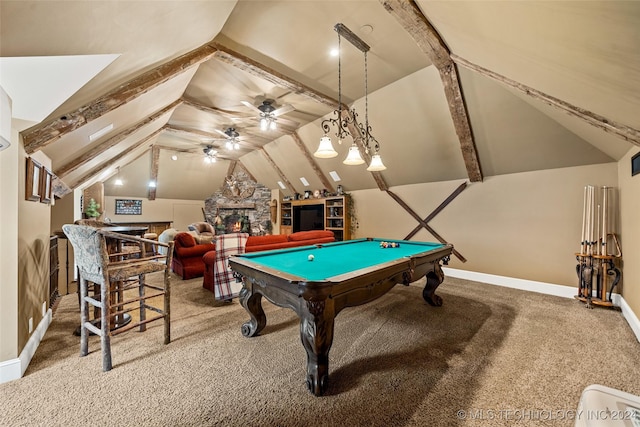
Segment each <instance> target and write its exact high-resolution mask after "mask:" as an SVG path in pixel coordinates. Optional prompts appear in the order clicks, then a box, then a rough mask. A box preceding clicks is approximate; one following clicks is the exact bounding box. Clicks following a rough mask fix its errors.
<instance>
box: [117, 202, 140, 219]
mask: <svg viewBox="0 0 640 427" xmlns="http://www.w3.org/2000/svg"><path fill="white" fill-rule="evenodd" d="M115 213H116V215H142V200H136V199H116V212H115Z"/></svg>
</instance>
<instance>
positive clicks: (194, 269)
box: [171, 232, 216, 280]
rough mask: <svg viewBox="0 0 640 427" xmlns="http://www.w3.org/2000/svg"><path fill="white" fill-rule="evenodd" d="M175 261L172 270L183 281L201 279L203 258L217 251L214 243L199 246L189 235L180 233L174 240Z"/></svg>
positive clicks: (172, 262) (172, 263)
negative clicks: (208, 253)
mask: <svg viewBox="0 0 640 427" xmlns="http://www.w3.org/2000/svg"><path fill="white" fill-rule="evenodd" d="M173 242H174V246H173V260H172V261H171V269H172V270H173V272H174V273H176V274H177V275H178V276H180V277H182V279H183V280H186V279H193V278H194V277H201V276H202V275H203V274H204V262H203V261H202V256H203V255H204V254H206V253H207V252H209V251H215V249H216V245H215V244H213V243H202V244H198V243H197V242H196V239H195V238H194V237H193V236H192V235H191V234H189V233H185V232H182V233H178V234H176V236H175V238H174V239H173Z"/></svg>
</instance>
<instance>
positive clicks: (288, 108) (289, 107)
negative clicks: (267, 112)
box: [273, 104, 295, 117]
mask: <svg viewBox="0 0 640 427" xmlns="http://www.w3.org/2000/svg"><path fill="white" fill-rule="evenodd" d="M293 110H295V107H294V106H293V105H290V104H285V105H283V106H282V107H280V108H277V109H275V110H274V111H273V115H274V116H276V117H278V116H280V115H281V114H287V113H288V112H290V111H293Z"/></svg>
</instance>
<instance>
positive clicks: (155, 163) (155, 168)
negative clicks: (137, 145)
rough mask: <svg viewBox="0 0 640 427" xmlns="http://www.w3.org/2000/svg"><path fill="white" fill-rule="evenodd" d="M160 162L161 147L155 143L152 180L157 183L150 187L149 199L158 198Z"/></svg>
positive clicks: (152, 152)
mask: <svg viewBox="0 0 640 427" xmlns="http://www.w3.org/2000/svg"><path fill="white" fill-rule="evenodd" d="M159 163H160V147H158V146H156V145H155V144H154V145H153V147H151V177H150V178H149V179H150V182H149V183H151V182H153V183H154V184H155V185H154V186H150V187H149V196H148V198H149V200H155V199H156V189H157V187H158V167H159V166H160V165H159Z"/></svg>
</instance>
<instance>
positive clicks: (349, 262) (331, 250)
mask: <svg viewBox="0 0 640 427" xmlns="http://www.w3.org/2000/svg"><path fill="white" fill-rule="evenodd" d="M381 242H394V243H397V244H399V246H398V247H395V248H391V247H387V248H382V247H380V243H381ZM442 247H444V245H442V244H440V243H430V242H410V241H404V240H390V239H356V240H348V241H344V242H335V243H325V244H322V245H317V246H303V247H299V248H293V249H283V250H282V249H281V250H274V251H265V252H253V253H250V254H243V255H241V257H242V258H245V259H247V260H249V261H252V262H254V263H256V264H257V265H261V266H263V267H266V268H270V269H273V270H277V271H279V272H283V273H287V274H289V275H293V276H298V277H300V278H301V279H303V280H305V281H322V280H328V279H330V278H332V277H336V276H340V275H343V274H347V273H353V272H355V271H357V270H360V269H365V268H370V267H373V266H376V265H379V264H384V263H387V262H391V261H395V260H398V259H401V258H406V257H410V256H415V255H417V254H421V253H424V252H429V251H432V250H434V249H440V248H442ZM309 255H313V261H310V260H309Z"/></svg>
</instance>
